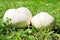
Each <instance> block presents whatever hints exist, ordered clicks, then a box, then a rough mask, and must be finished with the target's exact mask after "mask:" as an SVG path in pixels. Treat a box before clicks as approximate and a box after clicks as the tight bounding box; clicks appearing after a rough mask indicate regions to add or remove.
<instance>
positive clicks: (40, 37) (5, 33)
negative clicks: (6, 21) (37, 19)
mask: <svg viewBox="0 0 60 40" xmlns="http://www.w3.org/2000/svg"><path fill="white" fill-rule="evenodd" d="M19 7H26V8H29V10H31V12H32V14H33V16H34V15H36V14H38V13H39V12H47V13H49V14H50V15H52V16H53V17H54V18H55V20H56V27H55V28H53V30H54V32H53V31H50V32H48V31H46V30H45V29H44V31H42V29H43V28H41V30H40V31H39V32H38V31H37V30H36V29H35V28H34V27H28V28H26V29H16V28H15V27H10V25H9V26H4V25H3V22H2V18H3V15H4V13H5V12H6V10H8V9H11V8H19ZM59 32H60V0H0V40H59V39H60V33H59Z"/></svg>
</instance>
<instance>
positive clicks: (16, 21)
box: [3, 9, 31, 27]
mask: <svg viewBox="0 0 60 40" xmlns="http://www.w3.org/2000/svg"><path fill="white" fill-rule="evenodd" d="M7 18H8V19H11V21H9V24H12V25H14V26H17V27H26V26H28V25H29V24H30V21H31V20H30V16H28V15H27V14H26V13H25V12H20V11H18V10H17V9H9V10H7V11H6V12H5V14H4V17H3V22H4V23H6V21H7Z"/></svg>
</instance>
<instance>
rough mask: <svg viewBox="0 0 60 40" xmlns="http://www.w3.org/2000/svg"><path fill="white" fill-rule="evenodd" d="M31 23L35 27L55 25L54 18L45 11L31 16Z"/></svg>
mask: <svg viewBox="0 0 60 40" xmlns="http://www.w3.org/2000/svg"><path fill="white" fill-rule="evenodd" d="M31 21H32V25H33V26H34V27H35V28H37V29H38V28H41V27H48V28H49V27H51V28H52V27H54V26H55V19H54V18H53V17H52V16H51V15H49V14H48V13H46V12H40V13H39V14H37V15H35V16H34V17H33V18H32V20H31Z"/></svg>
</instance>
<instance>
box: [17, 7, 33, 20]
mask: <svg viewBox="0 0 60 40" xmlns="http://www.w3.org/2000/svg"><path fill="white" fill-rule="evenodd" d="M17 10H18V11H19V12H22V13H25V14H26V15H27V16H28V17H29V18H30V20H31V19H32V14H31V11H30V10H29V9H28V8H26V7H20V8H18V9H17Z"/></svg>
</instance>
